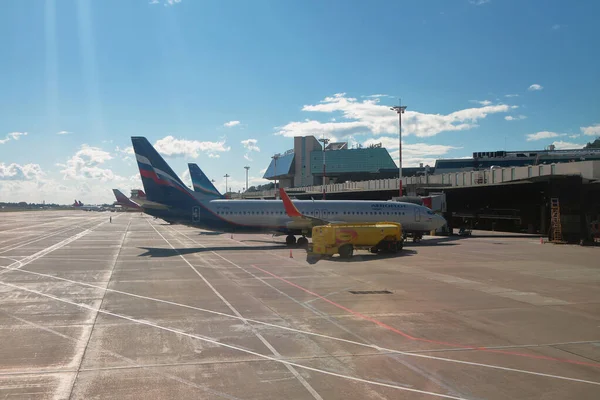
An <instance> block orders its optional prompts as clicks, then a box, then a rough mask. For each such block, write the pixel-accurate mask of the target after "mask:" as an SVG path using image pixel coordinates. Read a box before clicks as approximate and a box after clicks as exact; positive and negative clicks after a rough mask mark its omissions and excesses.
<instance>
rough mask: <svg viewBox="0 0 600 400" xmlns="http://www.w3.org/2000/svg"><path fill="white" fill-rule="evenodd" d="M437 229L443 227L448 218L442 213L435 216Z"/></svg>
mask: <svg viewBox="0 0 600 400" xmlns="http://www.w3.org/2000/svg"><path fill="white" fill-rule="evenodd" d="M434 224H435V229H438V228H441V227H442V226H444V225H446V219H445V218H444V217H442V216H441V215H437V214H436V216H435V222H434Z"/></svg>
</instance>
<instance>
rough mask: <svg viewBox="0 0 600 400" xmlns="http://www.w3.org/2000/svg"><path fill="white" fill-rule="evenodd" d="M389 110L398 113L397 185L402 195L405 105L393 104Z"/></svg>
mask: <svg viewBox="0 0 600 400" xmlns="http://www.w3.org/2000/svg"><path fill="white" fill-rule="evenodd" d="M400 104H402V100H400ZM390 110H392V111H396V112H397V113H398V182H399V185H398V186H399V192H400V197H402V114H404V110H406V106H403V105H399V106H394V107H391V108H390Z"/></svg>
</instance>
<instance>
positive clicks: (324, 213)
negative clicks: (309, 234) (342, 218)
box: [318, 210, 329, 220]
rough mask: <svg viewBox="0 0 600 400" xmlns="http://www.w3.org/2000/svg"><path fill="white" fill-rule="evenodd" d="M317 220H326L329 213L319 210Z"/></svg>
mask: <svg viewBox="0 0 600 400" xmlns="http://www.w3.org/2000/svg"><path fill="white" fill-rule="evenodd" d="M318 212H319V218H321V219H325V220H326V219H327V218H328V217H329V211H327V210H319V211H318Z"/></svg>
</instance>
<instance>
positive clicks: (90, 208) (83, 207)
mask: <svg viewBox="0 0 600 400" xmlns="http://www.w3.org/2000/svg"><path fill="white" fill-rule="evenodd" d="M71 207H76V208H79V209H81V210H84V211H106V209H105V208H104V207H100V206H88V205H84V204H83V203H82V202H81V200H80V201H77V200H75V203H73V205H72V206H71Z"/></svg>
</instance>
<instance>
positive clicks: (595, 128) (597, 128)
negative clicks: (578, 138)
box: [579, 124, 600, 136]
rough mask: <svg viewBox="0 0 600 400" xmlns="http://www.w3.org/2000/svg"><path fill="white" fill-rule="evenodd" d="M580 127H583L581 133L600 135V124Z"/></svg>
mask: <svg viewBox="0 0 600 400" xmlns="http://www.w3.org/2000/svg"><path fill="white" fill-rule="evenodd" d="M579 129H581V133H583V134H584V135H586V136H600V124H594V125H590V126H582V127H581V128H579Z"/></svg>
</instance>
